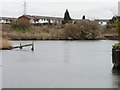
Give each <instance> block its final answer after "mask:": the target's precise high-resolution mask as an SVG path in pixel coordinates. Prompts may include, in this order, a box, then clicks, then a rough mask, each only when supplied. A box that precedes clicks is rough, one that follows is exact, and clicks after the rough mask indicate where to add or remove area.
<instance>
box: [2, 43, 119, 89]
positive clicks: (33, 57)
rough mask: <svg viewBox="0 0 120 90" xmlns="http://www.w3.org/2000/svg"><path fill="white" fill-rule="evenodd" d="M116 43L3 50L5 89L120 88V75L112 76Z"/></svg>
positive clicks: (44, 44)
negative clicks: (112, 60)
mask: <svg viewBox="0 0 120 90" xmlns="http://www.w3.org/2000/svg"><path fill="white" fill-rule="evenodd" d="M18 43H19V42H16V41H14V42H13V44H18ZM114 43H116V42H115V41H72V42H71V41H36V42H35V48H36V49H35V51H34V52H32V51H31V50H30V48H24V49H23V50H20V49H17V50H11V51H3V55H2V56H3V58H2V60H3V65H2V67H3V84H2V85H3V88H113V86H114V87H120V86H119V81H120V80H119V77H120V76H119V75H115V74H112V73H111V67H112V63H111V46H112V45H113V44H114ZM95 47H97V48H95ZM101 82H102V83H101Z"/></svg>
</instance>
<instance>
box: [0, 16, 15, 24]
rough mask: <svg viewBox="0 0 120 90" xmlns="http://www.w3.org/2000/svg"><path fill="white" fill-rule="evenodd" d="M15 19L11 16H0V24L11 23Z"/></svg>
mask: <svg viewBox="0 0 120 90" xmlns="http://www.w3.org/2000/svg"><path fill="white" fill-rule="evenodd" d="M14 19H15V18H11V17H0V24H11V23H12V21H13V20H14Z"/></svg>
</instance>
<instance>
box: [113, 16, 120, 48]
mask: <svg viewBox="0 0 120 90" xmlns="http://www.w3.org/2000/svg"><path fill="white" fill-rule="evenodd" d="M115 25H116V32H117V33H118V40H119V43H117V44H115V45H113V49H120V21H119V19H118V17H117V16H116V21H115Z"/></svg>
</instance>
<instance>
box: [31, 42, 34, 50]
mask: <svg viewBox="0 0 120 90" xmlns="http://www.w3.org/2000/svg"><path fill="white" fill-rule="evenodd" d="M31 50H32V51H34V41H32V48H31Z"/></svg>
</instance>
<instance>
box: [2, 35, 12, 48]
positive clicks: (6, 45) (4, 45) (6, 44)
mask: <svg viewBox="0 0 120 90" xmlns="http://www.w3.org/2000/svg"><path fill="white" fill-rule="evenodd" d="M11 47H12V46H11V44H10V42H9V41H8V39H7V38H5V37H2V35H1V36H0V49H9V48H11Z"/></svg>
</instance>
